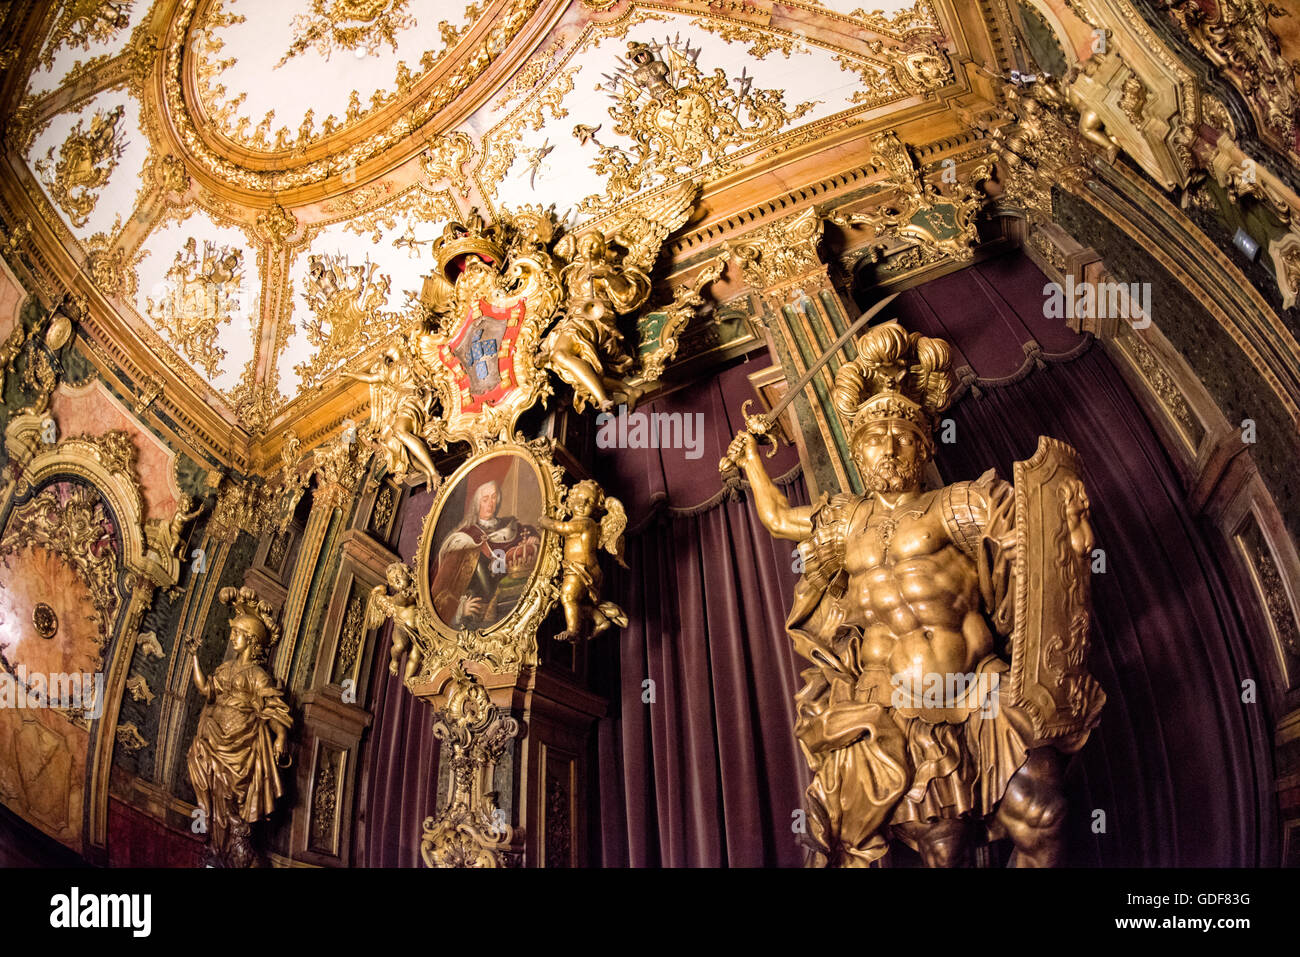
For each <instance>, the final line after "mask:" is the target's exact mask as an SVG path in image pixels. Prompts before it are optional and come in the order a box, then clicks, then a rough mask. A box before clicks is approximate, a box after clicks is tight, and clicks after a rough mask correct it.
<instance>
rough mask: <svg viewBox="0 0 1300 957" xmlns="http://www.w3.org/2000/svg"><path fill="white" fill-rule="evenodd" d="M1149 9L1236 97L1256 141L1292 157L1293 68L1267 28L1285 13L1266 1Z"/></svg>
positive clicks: (1177, 3) (1297, 99)
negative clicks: (1248, 115) (1162, 16)
mask: <svg viewBox="0 0 1300 957" xmlns="http://www.w3.org/2000/svg"><path fill="white" fill-rule="evenodd" d="M1155 5H1156V7H1157V9H1159V10H1161V11H1163V12H1164V13H1165V15H1166V16H1167V17H1168V18H1169V20H1170V22H1172V23H1173V24H1174V25H1175V26H1176V27H1177V28H1178V30H1179V31H1180V32H1181V33H1182V34H1183V36H1184V37H1186V39H1187V40H1188V41H1189V42H1190V43H1191V45H1192V46H1193V47H1194V48H1195V49H1197V50H1198V51H1200V53H1201V54H1202V55H1203V56H1204V57H1205V58H1206V59H1207V60H1209V61H1210V63H1211V64H1213V65H1214V66H1215V68H1216V69H1217V71H1218V72H1219V75H1220V76H1223V77H1224V78H1225V79H1227V81H1228V82H1229V83H1231V84H1232V86H1233V87H1234V88H1236V90H1237V92H1238V93H1240V94H1241V95H1242V97H1243V98H1244V99H1245V101H1246V104H1247V106H1248V107H1249V109H1250V112H1251V114H1252V116H1253V117H1254V120H1255V123H1256V126H1257V127H1258V129H1259V132H1260V134H1261V136H1262V138H1263V139H1265V140H1267V141H1268V142H1269V143H1271V144H1272V145H1273V146H1276V147H1278V148H1280V149H1282V150H1283V151H1285V152H1286V153H1288V154H1290V155H1291V156H1292V157H1294V156H1296V154H1297V149H1296V126H1297V116H1298V115H1300V93H1298V92H1297V90H1296V66H1295V64H1294V63H1293V62H1292V61H1291V60H1289V59H1287V57H1286V55H1285V53H1284V52H1283V49H1282V44H1281V42H1280V41H1279V40H1278V36H1277V34H1276V33H1275V32H1274V31H1273V29H1272V27H1271V26H1270V24H1269V20H1270V19H1271V18H1273V17H1280V16H1286V15H1287V13H1288V11H1287V10H1286V9H1285V8H1284V7H1281V6H1278V5H1276V4H1274V3H1270V2H1267V0H1209V2H1208V3H1206V2H1196V0H1157V2H1156V4H1155ZM1291 15H1292V16H1294V11H1292V12H1291Z"/></svg>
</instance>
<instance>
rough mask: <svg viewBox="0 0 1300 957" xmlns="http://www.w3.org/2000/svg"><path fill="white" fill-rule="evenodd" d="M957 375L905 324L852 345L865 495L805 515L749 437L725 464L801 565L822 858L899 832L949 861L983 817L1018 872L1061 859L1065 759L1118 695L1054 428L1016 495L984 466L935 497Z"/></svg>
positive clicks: (866, 860) (929, 859) (1083, 521)
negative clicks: (939, 441) (1091, 655)
mask: <svg viewBox="0 0 1300 957" xmlns="http://www.w3.org/2000/svg"><path fill="white" fill-rule="evenodd" d="M950 366H951V362H950V352H949V348H948V344H947V343H946V342H944V341H942V340H938V339H930V338H925V337H923V336H920V335H918V334H916V333H908V332H906V331H904V330H903V329H902V327H900V326H899V325H898V324H897V323H894V322H890V323H886V324H883V325H880V326H876V327H875V328H873V329H871V330H870V331H869V332H868V333H867V334H866V335H864V336H862V338H861V339H859V340H858V356H857V358H856V359H855V360H854V361H852V362H848V363H846V364H844V365H843V366H841V368H840V370H839V372H838V374H837V375H836V377H835V389H834V399H835V405H836V408H837V410H838V411H839V412H840V414H841V416H842V417H843V418H844V420H845V425H846V427H847V431H848V433H849V436H850V447H851V451H852V455H853V459H854V462H855V463H856V465H857V468H858V470H859V472H860V474H861V475H862V480H863V483H864V485H865V487H866V490H867V492H866V494H865V495H852V494H839V495H823V496H822V497H821V500H820V501H819V502H817V503H816V504H814V505H812V506H807V507H792V506H791V505H790V504H789V502H788V501H787V500H786V498H785V497H784V495H782V494H781V492H780V491H779V490H778V489H777V487H776V485H775V484H774V483H773V482H772V480H771V479H770V478H769V477H768V475H767V474H766V472H765V471H764V470H763V467H762V463H761V460H760V457H759V454H758V450H757V445H756V443H755V440H754V437H753V436H752V435H751V434H750V433H749V432H748V431H746V432H742V433H740V434H739V435H738V436H737V437H736V439H735V440H734V441H733V442H732V444H731V446H730V448H729V449H728V452H727V457H726V458H724V459H723V463H722V465H723V467H724V468H725V467H728V466H730V465H732V464H734V465H738V466H739V467H740V468H741V469H743V470H744V473H745V475H746V477H747V478H748V479H749V482H750V485H751V486H752V488H753V493H754V501H755V505H756V507H757V509H758V513H759V516H760V518H761V520H762V522H763V524H764V525H765V526H766V527H767V529H768V531H770V532H771V533H772V534H773V535H774V536H776V537H778V538H784V539H789V540H791V541H795V542H798V543H799V545H798V552H799V555H800V556H801V558H802V560H803V563H804V566H803V576H802V578H801V579H800V581H799V583H798V586H797V588H796V592H795V599H794V607H793V608H792V609H791V611H790V616H789V619H788V621H787V628H788V631H789V634H790V636H791V638H792V639H793V641H794V645H795V649H796V650H797V651H798V652H799V654H800V655H801V656H803V657H804V658H806V659H807V660H808V661H809V662H811V663H812V665H813V667H812V668H810V669H809V670H807V671H805V672H804V673H803V677H804V679H805V681H806V684H805V686H804V687H803V689H802V690H801V691H800V692H799V693H798V695H797V697H796V710H797V719H796V726H795V733H796V735H797V737H798V739H799V742H800V745H801V747H802V749H803V751H804V754H805V757H806V758H807V759H808V763H809V766H810V768H811V770H812V772H813V780H812V783H811V784H810V786H809V788H808V791H807V814H808V827H809V833H808V837H809V838H810V839H811V841H810V842H811V844H812V845H813V859H812V863H814V864H820V865H830V866H850V867H851V866H865V865H868V864H870V863H871V862H872V861H875V860H877V859H879V858H881V857H882V856H884V855H885V853H886V852H887V851H888V850H889V847H890V844H891V842H892V841H901V842H903V843H904V844H906V845H908V846H910V847H911V848H913V849H914V850H916V851H917V852H918V853H919V854H920V856H921V859H922V861H923V862H924V863H925V864H926V865H929V866H951V865H955V864H959V863H961V862H962V860H963V858H964V852H965V848H966V845H967V842H968V840H969V839H970V838H971V836H972V832H973V831H976V830H977V829H981V828H982V829H985V830H986V833H987V836H988V837H989V838H990V839H993V838H1002V837H1009V838H1010V839H1011V841H1012V843H1013V845H1014V851H1013V853H1012V858H1011V863H1012V865H1013V866H1027V867H1031V866H1037V867H1044V866H1054V865H1058V864H1060V863H1061V862H1062V853H1063V850H1062V848H1063V826H1064V821H1065V798H1064V795H1063V789H1062V768H1063V763H1064V758H1063V755H1064V754H1068V753H1072V752H1073V751H1076V750H1078V748H1080V747H1082V746H1083V743H1084V741H1085V740H1086V739H1087V736H1088V732H1089V731H1090V730H1091V728H1092V727H1093V726H1094V725H1095V724H1096V721H1097V717H1098V712H1099V711H1100V709H1101V706H1102V704H1103V703H1104V701H1105V695H1104V693H1103V692H1102V691H1101V689H1100V687H1099V686H1097V684H1096V682H1095V681H1094V680H1093V679H1092V677H1091V676H1090V675H1089V674H1088V673H1087V671H1086V655H1087V646H1088V624H1089V614H1088V605H1087V601H1088V585H1089V580H1088V574H1089V569H1088V561H1089V560H1090V553H1091V550H1092V547H1093V540H1092V532H1091V528H1090V526H1089V525H1088V519H1087V498H1086V494H1085V492H1084V489H1083V485H1082V482H1081V481H1080V480H1079V479H1078V476H1077V461H1076V460H1075V458H1074V452H1073V450H1072V449H1070V448H1069V446H1066V445H1065V444H1064V443H1060V442H1057V441H1055V440H1052V439H1041V440H1040V445H1039V451H1038V453H1036V455H1035V457H1034V458H1033V459H1032V460H1029V461H1026V462H1018V463H1016V475H1015V485H1014V486H1013V485H1011V484H1009V483H1008V482H1005V481H1003V480H1002V479H1000V478H998V477H997V476H996V475H995V474H994V473H993V471H992V470H990V471H989V472H988V473H986V474H985V475H984V476H982V477H981V478H980V479H978V480H976V481H966V482H957V483H954V484H952V485H949V486H947V487H945V488H941V489H937V490H930V491H927V490H925V489H923V487H922V474H923V471H924V469H925V466H926V464H927V463H928V462H929V460H930V458H931V456H932V454H933V449H934V446H933V440H932V438H931V433H932V431H933V428H934V426H935V424H936V415H937V413H938V412H940V411H941V410H943V409H944V408H945V407H946V406H947V404H948V402H949V400H950V398H951V393H952V390H953V386H954V382H955V379H954V376H953V374H952V371H951V368H950ZM1018 515H1020V518H1019V519H1018V518H1017V516H1018ZM1017 551H1019V552H1020V555H1021V557H1022V560H1023V563H1022V564H1021V565H1017V561H1016V556H1017ZM1018 568H1020V569H1023V571H1019V572H1018V571H1017V569H1018ZM1035 589H1037V591H1038V594H1037V595H1036V596H1035V599H1034V600H1028V598H1027V596H1028V593H1029V592H1030V591H1033V590H1035ZM1017 616H1019V618H1017ZM1062 636H1065V637H1062Z"/></svg>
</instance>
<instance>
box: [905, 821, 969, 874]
mask: <svg viewBox="0 0 1300 957" xmlns="http://www.w3.org/2000/svg"><path fill="white" fill-rule="evenodd" d="M896 829H897V830H900V831H902V832H903V834H905V835H906V836H907V837H908V838H909V839H911V840H912V841H915V842H916V849H917V851H919V852H920V854H921V862H922V863H923V864H925V866H926V867H956V866H958V865H959V864H961V863H962V854H963V853H964V852H965V850H966V832H967V826H966V820H965V819H964V818H948V819H946V820H942V821H934V822H926V823H922V822H920V821H913V822H910V823H908V824H903V825H899V826H898V827H897V828H896Z"/></svg>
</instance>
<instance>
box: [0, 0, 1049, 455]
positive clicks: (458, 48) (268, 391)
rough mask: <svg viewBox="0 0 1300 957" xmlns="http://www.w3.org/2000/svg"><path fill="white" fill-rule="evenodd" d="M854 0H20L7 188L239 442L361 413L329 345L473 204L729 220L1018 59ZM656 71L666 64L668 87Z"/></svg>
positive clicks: (110, 317)
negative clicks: (658, 211)
mask: <svg viewBox="0 0 1300 957" xmlns="http://www.w3.org/2000/svg"><path fill="white" fill-rule="evenodd" d="M860 5H861V0H821V2H818V0H806V2H793V0H792V2H783V3H774V2H770V0H725V2H724V0H713V2H696V0H677V2H642V0H617V2H610V0H478V2H475V3H469V4H465V5H464V6H463V7H462V6H461V5H460V4H448V3H446V2H442V0H364V2H363V0H293V2H277V3H275V4H267V3H254V2H253V0H157V2H154V3H152V4H151V3H149V2H148V0H110V2H107V3H97V2H90V0H72V2H68V3H62V4H60V3H53V2H49V3H40V4H33V5H31V7H30V9H28V10H27V11H26V12H25V13H23V14H21V15H19V14H14V15H11V17H10V20H9V23H10V24H11V25H14V26H15V30H16V36H17V37H18V44H17V45H16V47H15V48H14V52H13V54H12V59H13V60H14V61H15V62H14V63H13V64H12V67H11V69H10V70H9V71H8V73H7V74H6V79H5V83H4V87H3V91H2V92H3V96H4V102H5V111H6V113H8V114H11V117H12V118H11V119H10V121H9V123H8V124H7V131H6V138H5V142H6V145H7V162H8V166H9V170H8V173H10V174H11V175H9V176H6V177H5V182H4V183H0V190H3V195H4V198H5V201H6V203H7V205H8V206H9V207H10V209H11V210H14V211H17V212H18V213H20V214H21V213H22V211H23V210H25V209H31V210H34V212H35V216H34V217H33V219H34V221H35V222H36V223H37V224H38V225H37V228H36V230H35V233H36V238H37V239H39V240H40V245H41V248H44V249H46V250H48V251H49V252H48V258H49V260H50V265H51V268H52V269H53V270H54V271H55V272H56V273H57V274H58V275H60V276H62V277H64V278H63V281H64V282H65V283H66V284H67V286H68V287H69V288H73V287H75V288H76V289H78V290H79V291H82V292H84V293H85V294H86V295H87V296H88V298H89V299H90V303H91V308H90V318H89V319H88V321H87V325H88V326H90V327H93V329H92V338H93V339H94V340H95V341H96V342H98V343H99V345H100V346H101V347H102V348H103V350H104V351H106V352H108V353H110V354H111V356H112V359H113V361H114V362H115V363H116V364H117V365H118V366H119V367H121V368H123V369H126V370H127V371H128V372H129V373H130V374H131V375H132V376H136V374H137V373H138V379H137V380H136V381H137V382H139V381H144V382H150V383H157V384H158V385H159V388H160V390H161V394H162V395H163V396H165V401H166V402H167V403H169V407H171V408H174V409H175V412H176V414H175V416H174V418H175V420H176V421H177V422H178V423H182V425H181V426H180V430H181V431H184V432H187V433H189V434H188V435H182V436H180V437H181V438H182V439H188V440H189V441H192V442H201V443H203V444H207V445H209V446H210V447H211V448H212V449H214V450H216V451H217V452H218V454H219V455H222V456H224V457H225V458H226V460H227V461H228V462H230V463H231V464H233V465H235V466H236V467H238V468H241V469H248V468H251V469H257V468H259V467H262V466H265V465H267V464H268V463H274V462H275V460H276V454H277V451H276V450H277V449H278V447H279V436H280V435H281V433H282V432H283V431H284V429H285V428H286V426H289V425H294V426H295V427H299V426H300V425H301V424H302V423H310V424H314V426H320V425H322V424H329V423H337V422H341V421H342V420H343V419H344V418H345V417H347V416H349V415H355V414H357V412H358V410H359V409H361V407H362V402H363V396H364V394H363V392H362V391H361V389H360V388H359V387H357V386H351V387H349V386H347V385H345V384H344V383H343V382H342V380H341V379H340V377H339V376H338V374H337V373H338V371H339V370H340V369H341V368H342V367H343V366H344V365H346V364H349V363H356V362H360V361H364V359H365V356H366V355H368V354H370V353H371V352H372V351H374V350H376V349H378V348H381V347H382V344H383V342H384V341H385V340H386V338H387V337H389V336H391V335H392V334H394V333H395V332H396V330H397V329H398V328H399V327H400V326H401V325H402V324H403V323H404V322H406V321H408V312H407V309H408V307H407V293H408V292H413V291H417V290H418V289H419V288H420V285H421V282H422V276H423V275H424V274H425V273H426V272H428V271H429V269H430V263H429V261H428V260H429V256H428V248H429V244H430V242H431V240H432V239H433V238H434V237H436V236H437V235H438V234H439V233H440V231H441V229H442V227H443V226H444V225H445V224H446V223H447V222H448V221H450V220H452V219H458V218H461V217H463V216H465V215H467V214H468V213H469V211H470V209H471V208H472V207H477V208H478V209H479V210H481V211H482V212H483V214H484V215H485V216H487V217H492V216H494V215H496V214H497V213H498V212H500V211H501V210H503V209H515V208H518V207H520V206H523V205H537V206H543V207H544V206H549V205H552V204H554V206H555V207H556V209H557V211H558V212H559V213H560V214H561V215H562V216H563V217H566V218H567V219H568V221H569V223H570V224H578V223H595V222H598V221H599V220H601V218H602V217H607V216H608V215H609V214H610V213H611V211H614V210H616V209H617V208H618V207H619V206H620V205H623V204H627V203H631V202H634V201H636V200H637V199H638V197H643V196H645V195H646V194H647V193H649V192H652V191H655V190H660V189H665V188H671V187H672V186H674V184H681V183H685V182H687V181H692V182H695V183H697V184H699V186H700V189H701V193H700V199H699V203H698V207H697V210H696V213H695V215H694V217H693V219H692V220H691V222H690V223H688V225H687V227H686V229H687V230H688V231H689V230H696V231H702V233H701V235H708V236H711V237H713V238H714V239H719V238H722V237H723V236H724V234H725V233H726V229H727V225H726V224H727V223H729V222H731V221H732V220H733V219H734V217H736V216H737V214H740V213H742V212H744V211H746V210H749V209H751V208H752V207H754V206H756V205H758V204H761V203H765V202H768V201H770V200H772V199H773V198H775V197H781V196H783V195H786V194H788V193H791V192H796V193H797V192H798V191H800V190H805V191H806V190H809V189H812V190H814V191H816V190H822V191H823V192H826V191H828V190H829V192H830V193H833V192H834V190H835V187H834V186H833V185H832V186H828V185H827V184H828V183H833V182H834V181H835V180H834V178H835V176H836V175H837V174H841V173H844V172H845V171H849V170H858V171H859V174H858V176H857V177H856V178H854V179H853V182H854V183H855V185H857V186H859V187H860V186H861V185H862V183H861V182H860V180H861V179H862V173H861V171H862V169H863V168H864V167H866V168H867V169H868V170H869V175H868V176H867V178H868V179H870V178H871V177H875V178H877V179H878V178H880V177H881V176H883V175H884V173H883V172H880V171H879V170H872V169H871V168H870V161H871V159H872V147H871V145H870V144H871V139H870V138H871V136H872V135H873V134H876V133H879V132H880V131H881V130H886V129H889V130H896V131H897V132H898V135H899V137H900V139H901V140H902V141H903V142H906V143H909V144H912V145H914V146H917V147H923V148H924V147H925V146H926V145H927V144H929V145H931V146H933V144H939V146H937V147H934V149H937V150H938V152H939V153H942V152H943V150H945V149H947V150H950V151H951V152H952V154H953V155H960V154H961V150H962V149H963V148H966V149H967V152H968V153H969V152H970V151H969V149H968V147H969V144H970V142H971V140H972V139H973V136H974V134H972V133H971V131H970V124H969V122H968V121H967V120H968V117H969V114H970V111H971V110H972V109H973V108H975V107H977V106H978V105H979V104H983V103H987V102H988V101H990V100H992V99H993V96H992V94H991V86H990V84H991V83H993V82H994V76H995V73H996V72H998V71H1003V72H1005V70H1006V68H1007V66H1008V64H1009V63H1010V62H1011V61H1010V59H1009V57H1008V53H1007V51H1006V50H1004V49H1002V48H1001V46H1000V44H1001V42H1002V39H1001V36H1002V34H1001V33H1000V32H999V31H998V30H997V29H996V27H994V28H992V29H991V28H990V26H989V24H988V23H987V22H986V21H985V19H984V14H983V13H982V11H981V5H977V4H970V3H959V2H954V0H877V3H876V5H877V6H879V7H880V9H878V10H876V11H874V12H866V11H864V10H862V9H860ZM1067 15H1068V14H1067ZM15 21H17V22H16V23H15ZM994 22H996V18H994ZM633 44H644V45H645V47H644V49H648V50H649V51H650V54H649V57H648V59H649V60H650V61H652V63H653V64H662V69H660V67H659V66H657V65H656V66H653V67H652V68H651V69H649V70H648V71H647V70H646V69H641V70H638V64H637V63H635V62H633V61H632V59H631V56H632V51H633V50H634V47H633V46H632V45H633ZM635 49H640V48H635ZM657 83H658V84H663V83H668V84H671V85H673V86H674V87H676V88H677V89H678V90H681V91H685V92H684V95H683V96H681V97H679V98H678V99H677V100H676V105H675V107H674V108H673V109H667V108H660V107H657V106H655V105H654V104H655V98H654V93H655V84H657ZM934 149H932V150H931V152H934ZM936 155H937V154H936ZM967 159H969V157H967ZM964 161H965V160H963V162H964ZM819 184H820V185H819ZM688 245H689V244H688Z"/></svg>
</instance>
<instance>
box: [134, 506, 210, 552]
mask: <svg viewBox="0 0 1300 957" xmlns="http://www.w3.org/2000/svg"><path fill="white" fill-rule="evenodd" d="M203 508H204V506H203V504H202V503H200V504H199V505H197V506H196V505H195V504H194V499H192V498H191V497H190V496H188V495H181V497H180V500H179V501H177V503H176V511H175V512H174V513H173V514H172V517H171V518H170V519H167V520H163V519H150V520H149V521H148V522H146V523H145V532H146V535H147V536H148V540H149V545H150V548H152V549H153V551H155V552H156V553H157V554H158V556H159V557H160V558H163V559H164V560H165V559H167V558H171V557H174V556H177V553H178V552H179V551H180V548H181V534H182V533H183V532H184V531H185V526H186V525H188V524H189V523H190V522H192V521H193V520H194V519H196V518H198V517H199V513H200V512H202V511H203Z"/></svg>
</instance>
